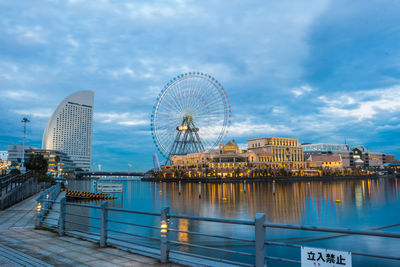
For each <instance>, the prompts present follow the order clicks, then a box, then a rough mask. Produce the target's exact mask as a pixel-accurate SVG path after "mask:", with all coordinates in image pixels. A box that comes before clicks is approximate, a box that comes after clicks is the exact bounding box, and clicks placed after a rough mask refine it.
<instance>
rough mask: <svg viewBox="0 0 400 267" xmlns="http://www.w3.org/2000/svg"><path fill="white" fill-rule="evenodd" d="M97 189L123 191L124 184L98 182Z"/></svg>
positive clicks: (113, 191)
mask: <svg viewBox="0 0 400 267" xmlns="http://www.w3.org/2000/svg"><path fill="white" fill-rule="evenodd" d="M97 190H98V191H101V192H102V193H121V192H122V184H116V183H98V184H97Z"/></svg>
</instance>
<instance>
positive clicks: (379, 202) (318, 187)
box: [69, 178, 400, 266]
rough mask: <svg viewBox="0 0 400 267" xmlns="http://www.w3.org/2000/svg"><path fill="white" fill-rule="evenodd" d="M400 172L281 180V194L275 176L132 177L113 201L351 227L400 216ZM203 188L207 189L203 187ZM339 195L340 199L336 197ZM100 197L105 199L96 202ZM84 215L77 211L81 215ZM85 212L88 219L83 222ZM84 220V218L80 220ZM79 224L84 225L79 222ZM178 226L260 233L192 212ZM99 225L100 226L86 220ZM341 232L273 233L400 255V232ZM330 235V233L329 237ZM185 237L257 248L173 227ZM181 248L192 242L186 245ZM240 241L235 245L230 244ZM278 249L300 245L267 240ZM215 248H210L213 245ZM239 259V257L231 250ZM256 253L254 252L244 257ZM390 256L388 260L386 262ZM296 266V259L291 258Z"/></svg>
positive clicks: (80, 184) (77, 184)
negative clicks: (234, 179) (399, 175)
mask: <svg viewBox="0 0 400 267" xmlns="http://www.w3.org/2000/svg"><path fill="white" fill-rule="evenodd" d="M399 181H400V180H399V179H392V178H390V179H368V180H343V181H331V182H322V181H312V182H277V183H276V184H275V194H274V193H273V187H274V185H273V183H272V182H268V183H246V184H244V183H235V184H229V183H226V184H211V183H209V184H202V185H201V190H200V185H199V184H198V183H182V184H181V193H180V194H179V185H178V183H150V182H141V181H126V182H123V183H124V192H123V196H122V195H121V194H117V197H119V198H118V199H117V200H115V201H110V206H114V207H119V208H124V209H130V210H139V211H154V212H160V209H161V207H165V206H169V207H170V211H171V213H174V214H186V215H196V216H204V217H218V218H230V219H245V220H253V219H254V215H255V213H258V212H262V213H265V214H266V216H267V221H269V222H275V223H290V224H302V225H313V226H329V227H344V228H354V229H372V228H375V227H382V226H387V225H393V224H398V223H400V216H399V215H398V212H399V211H400V182H399ZM69 189H73V190H82V191H94V187H93V183H92V182H91V181H87V180H86V181H71V182H70V184H69ZM199 193H200V194H199ZM336 200H340V204H337V203H336ZM97 204H100V202H97ZM73 209H75V210H74V212H79V213H80V214H87V215H89V216H92V217H96V216H97V217H99V216H100V214H99V211H98V210H90V211H88V210H87V209H85V210H83V209H79V210H78V209H77V208H71V210H73ZM110 216H112V217H113V219H116V220H124V221H130V222H134V223H140V224H151V225H159V218H154V217H150V216H143V215H141V216H138V215H133V214H121V213H116V212H112V213H110ZM74 219H75V220H77V218H74ZM80 220H81V223H90V224H91V225H93V226H96V225H97V226H98V221H97V220H90V222H88V221H87V219H84V218H80ZM85 220H86V222H84V221H85ZM78 221H79V220H78ZM110 225H111V226H110V227H111V229H118V231H122V230H123V231H130V230H135V231H139V232H140V233H141V234H144V235H148V236H158V235H159V232H158V231H157V230H154V229H138V228H133V227H131V226H128V225H121V224H113V223H111V224H110ZM75 227H77V226H75ZM171 227H172V228H174V229H179V230H184V231H195V232H205V233H208V234H223V235H227V236H236V237H241V238H249V239H254V233H253V230H252V228H251V227H248V226H243V225H221V224H219V223H211V222H196V221H189V220H186V219H179V220H172V222H171ZM85 230H90V231H94V232H97V231H98V229H97V228H91V229H89V228H87V229H85ZM399 230H400V227H392V228H388V229H385V231H391V232H395V231H397V232H398V231H399ZM333 236H336V235H334V234H326V233H318V232H304V231H295V230H282V229H268V230H267V238H268V239H270V240H276V241H280V242H292V243H295V244H303V245H305V246H314V247H326V248H330V249H337V250H349V251H355V250H357V251H363V252H373V253H377V252H378V253H379V252H382V253H384V254H386V255H392V256H398V251H399V250H400V240H396V239H388V238H386V239H384V238H378V237H365V236H359V237H355V236H343V235H342V236H340V237H335V238H333ZM327 237H330V238H328V239H327ZM172 238H175V239H177V240H179V241H182V242H189V241H190V242H196V243H197V244H210V242H211V243H213V244H214V245H220V246H233V245H234V247H235V248H234V249H239V250H241V251H247V252H252V250H251V249H250V248H249V247H247V246H245V245H244V244H238V243H235V244H232V243H231V242H226V241H224V242H222V241H221V240H217V239H212V238H205V237H199V236H193V235H188V234H186V233H177V234H175V233H174V234H172ZM181 249H182V250H189V248H188V247H187V246H186V247H182V248H181ZM231 249H233V247H231ZM267 251H268V254H269V255H272V256H282V257H289V258H292V259H299V256H300V252H299V249H289V248H282V247H268V249H267ZM208 253H209V252H208ZM231 259H238V258H235V257H233V258H231ZM240 259H241V260H249V262H251V259H243V258H240ZM269 264H270V266H286V265H284V264H282V263H277V262H270V263H269ZM357 264H362V266H374V264H377V262H376V261H374V260H371V259H370V258H368V259H367V258H365V257H357V256H353V266H357ZM385 264H386V265H385ZM379 265H380V266H395V262H393V261H381V262H379ZM287 266H293V265H290V264H289V265H287Z"/></svg>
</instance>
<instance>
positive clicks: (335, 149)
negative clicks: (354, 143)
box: [302, 143, 354, 168]
mask: <svg viewBox="0 0 400 267" xmlns="http://www.w3.org/2000/svg"><path fill="white" fill-rule="evenodd" d="M302 147H303V151H304V158H305V160H308V158H309V157H310V156H340V158H341V160H342V165H343V167H344V168H352V167H354V157H353V151H352V150H351V149H350V147H349V145H347V144H326V143H318V144H302Z"/></svg>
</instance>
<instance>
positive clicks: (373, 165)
mask: <svg viewBox="0 0 400 267" xmlns="http://www.w3.org/2000/svg"><path fill="white" fill-rule="evenodd" d="M353 157H354V159H355V160H358V159H360V160H362V162H363V164H362V167H364V168H367V169H379V168H381V167H383V165H384V164H385V163H394V162H395V159H394V155H391V154H385V153H382V152H376V151H371V150H369V149H367V148H365V147H364V146H356V147H354V148H353ZM359 162H360V161H359Z"/></svg>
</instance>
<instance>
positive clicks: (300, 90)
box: [292, 85, 313, 97]
mask: <svg viewBox="0 0 400 267" xmlns="http://www.w3.org/2000/svg"><path fill="white" fill-rule="evenodd" d="M311 91H313V89H312V88H311V86H309V85H302V86H300V87H296V88H294V89H293V90H292V93H293V94H294V96H295V97H299V96H302V95H304V94H307V93H310V92H311Z"/></svg>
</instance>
